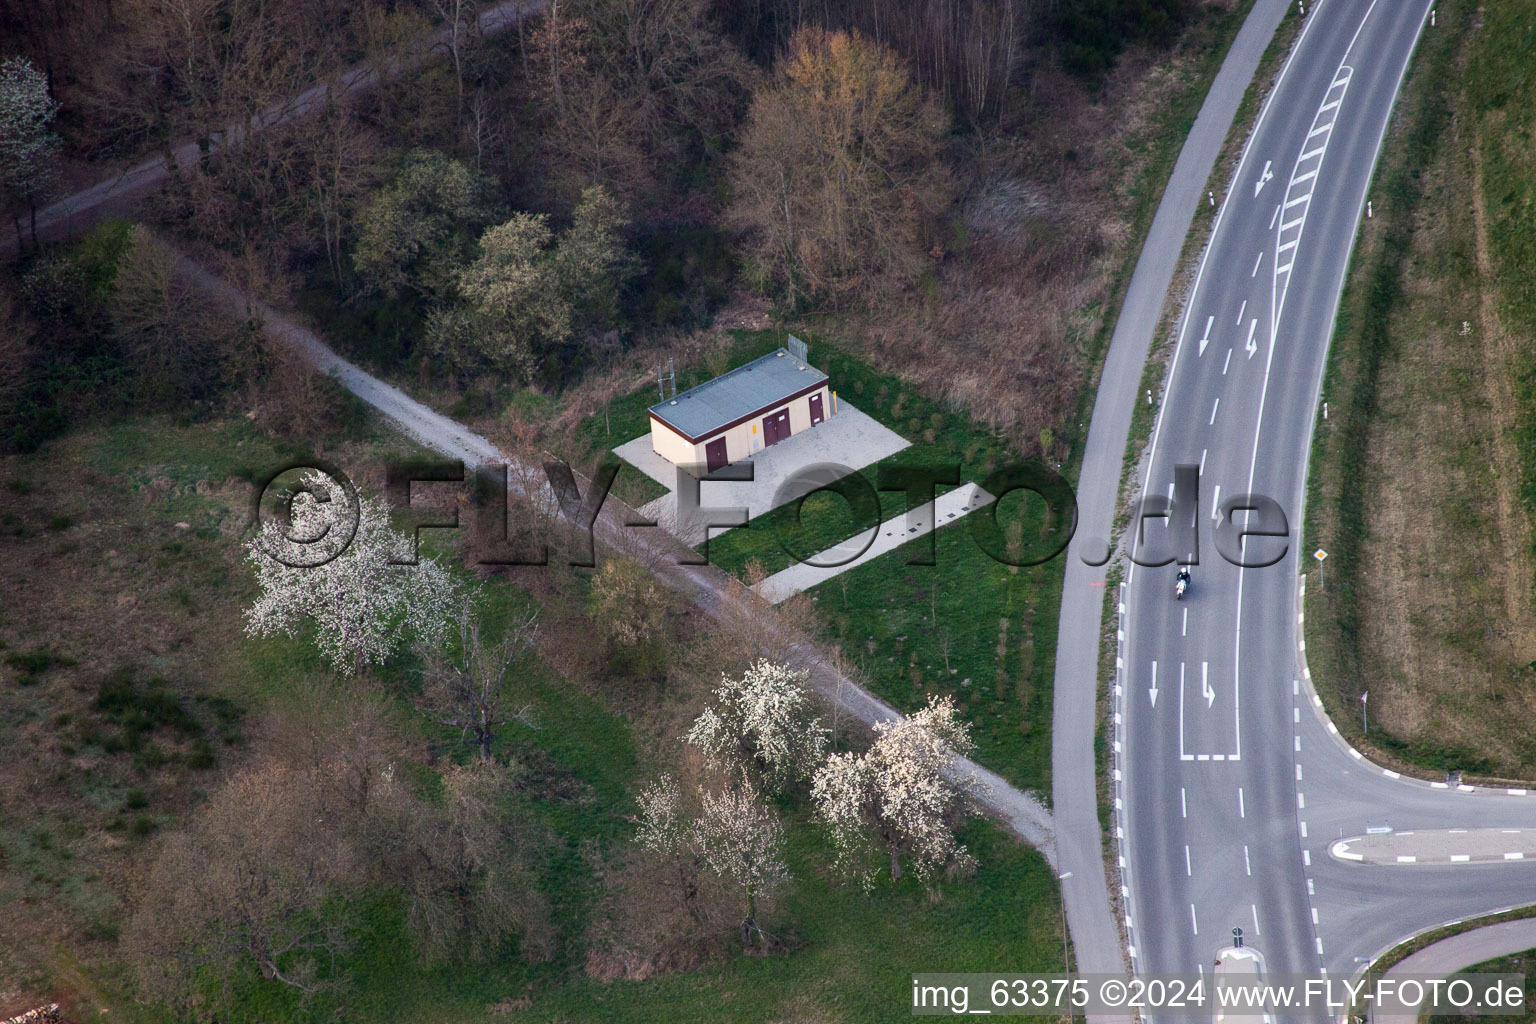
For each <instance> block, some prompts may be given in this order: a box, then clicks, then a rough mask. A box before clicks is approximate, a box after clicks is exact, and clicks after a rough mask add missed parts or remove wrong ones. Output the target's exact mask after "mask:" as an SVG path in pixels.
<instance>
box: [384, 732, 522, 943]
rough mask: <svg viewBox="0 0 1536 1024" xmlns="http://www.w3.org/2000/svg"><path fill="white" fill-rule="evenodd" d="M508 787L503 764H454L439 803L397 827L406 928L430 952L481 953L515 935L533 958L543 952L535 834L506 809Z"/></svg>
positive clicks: (445, 777) (418, 811)
mask: <svg viewBox="0 0 1536 1024" xmlns="http://www.w3.org/2000/svg"><path fill="white" fill-rule="evenodd" d="M511 791H512V777H511V775H510V773H509V771H508V769H507V767H506V766H505V765H503V764H500V763H498V762H496V761H490V760H486V761H481V762H477V763H475V764H473V765H454V766H452V767H450V768H449V769H448V770H447V771H445V772H444V773H443V800H442V803H441V805H440V806H439V805H433V806H428V805H426V804H421V803H418V804H416V805H415V809H416V813H415V814H414V816H413V817H414V822H413V825H412V827H410V828H408V829H404V830H402V833H401V834H402V836H404V837H405V838H406V839H407V849H408V850H409V854H408V856H407V857H406V858H405V864H404V865H403V866H404V869H405V887H406V893H407V898H408V900H409V905H410V911H409V917H410V923H411V928H412V931H414V932H415V933H416V935H417V936H418V937H419V938H420V939H421V941H422V942H423V943H425V945H426V946H427V948H428V949H429V950H431V951H433V952H435V953H438V954H440V955H447V954H451V953H454V952H465V953H468V954H470V955H472V956H477V957H478V956H484V955H486V954H488V953H490V952H492V951H493V950H495V949H496V948H497V946H498V945H499V944H500V943H501V941H502V940H503V939H505V938H506V937H507V936H509V935H513V934H516V935H520V936H521V937H522V940H523V942H522V947H523V951H524V953H525V954H527V955H529V956H530V957H531V958H533V959H540V958H542V957H544V956H545V955H546V954H547V953H548V952H549V939H550V933H549V927H548V913H547V908H546V906H545V904H544V900H543V897H542V896H541V895H540V893H539V888H538V885H537V884H536V882H535V880H534V879H533V878H532V876H531V874H530V872H529V870H528V863H527V861H528V857H527V853H528V850H529V848H530V847H531V845H532V842H533V837H532V835H531V834H530V833H529V832H528V830H527V829H524V828H522V827H521V826H520V825H519V823H518V822H517V821H516V820H515V819H514V818H512V817H510V816H509V815H508V813H507V810H506V807H505V804H506V802H507V800H508V798H509V796H510V794H511Z"/></svg>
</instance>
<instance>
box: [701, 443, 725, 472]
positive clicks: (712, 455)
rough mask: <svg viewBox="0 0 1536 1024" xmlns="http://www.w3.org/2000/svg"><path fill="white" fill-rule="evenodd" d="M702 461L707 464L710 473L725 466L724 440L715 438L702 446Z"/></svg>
mask: <svg viewBox="0 0 1536 1024" xmlns="http://www.w3.org/2000/svg"><path fill="white" fill-rule="evenodd" d="M704 461H705V462H706V463H708V464H709V472H711V473H713V472H714V471H715V470H717V469H719V468H720V467H721V466H723V465H725V464H726V458H725V438H723V437H717V438H715V439H714V440H713V441H710V442H709V443H708V444H706V445H704Z"/></svg>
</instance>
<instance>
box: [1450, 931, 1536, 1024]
mask: <svg viewBox="0 0 1536 1024" xmlns="http://www.w3.org/2000/svg"><path fill="white" fill-rule="evenodd" d="M1533 955H1536V949H1528V950H1525V951H1524V952H1521V953H1514V954H1511V955H1510V956H1501V957H1496V958H1495V959H1493V960H1485V961H1483V962H1482V963H1480V964H1473V965H1472V966H1471V967H1468V968H1467V969H1466V970H1464V971H1461V972H1459V973H1461V974H1519V975H1521V976H1522V977H1523V978H1524V979H1525V984H1524V986H1523V987H1524V990H1525V999H1524V1002H1523V1005H1524V1006H1525V1007H1526V1009H1525V1011H1524V1012H1521V1013H1517V1014H1501V1015H1500V1016H1499V1017H1498V1018H1497V1019H1498V1020H1500V1021H1504V1022H1505V1024H1516V1022H1519V1024H1527V1022H1529V1021H1530V1020H1531V1019H1532V1016H1533V1014H1532V1012H1531V1011H1530V1009H1529V1007H1530V1006H1531V1005H1532V1003H1531V1000H1532V998H1533V997H1536V974H1533V973H1531V971H1530V965H1531V957H1532V956H1533ZM1493 1019H1494V1018H1493V1016H1492V1015H1491V1014H1490V1015H1480V1014H1459V1013H1458V1014H1430V1016H1429V1024H1474V1022H1476V1021H1483V1020H1493Z"/></svg>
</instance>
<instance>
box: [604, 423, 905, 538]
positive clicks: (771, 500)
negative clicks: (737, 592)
mask: <svg viewBox="0 0 1536 1024" xmlns="http://www.w3.org/2000/svg"><path fill="white" fill-rule="evenodd" d="M909 444H910V442H908V441H907V440H906V439H905V438H904V437H902V436H901V435H900V434H897V433H896V432H894V431H892V430H889V429H887V428H885V427H883V426H881V425H880V424H879V423H877V422H876V421H875V420H874V418H873V417H870V416H868V415H866V414H864V413H862V412H860V411H859V410H857V409H855V408H854V407H853V406H852V405H850V404H848V403H847V402H845V401H843V400H842V399H841V398H839V399H838V403H837V415H835V416H832V417H829V418H828V419H826V420H824V421H823V422H821V423H819V424H817V425H816V426H814V427H811V428H810V429H809V430H802V431H800V433H798V434H795V435H794V436H792V437H789V438H787V439H785V440H783V441H780V442H779V443H778V444H775V445H770V446H769V447H767V448H763V449H761V450H760V451H757V452H754V453H753V454H752V455H750V456H748V457H747V458H745V459H742V460H741V461H740V462H738V463H735V465H736V466H741V465H743V464H750V465H751V466H752V469H753V478H752V480H751V481H750V482H746V481H735V480H710V479H705V480H703V481H702V482H701V483H700V485H699V504H700V505H701V506H703V507H706V508H745V509H746V510H747V515H748V516H749V517H750V518H752V519H756V518H757V517H758V516H761V515H763V514H765V513H767V512H768V511H770V510H772V509H774V508H777V507H778V506H780V505H784V504H787V503H788V502H790V501H793V500H794V499H795V498H798V497H800V496H801V495H803V494H808V493H810V492H811V491H814V490H815V489H816V488H818V487H822V486H825V485H826V484H829V483H831V482H832V481H833V480H836V479H838V478H840V477H843V476H847V475H848V474H849V473H852V472H855V471H856V470H860V469H863V468H864V467H865V466H869V465H872V464H874V463H876V462H879V461H880V460H881V459H883V458H885V457H886V456H888V455H894V454H895V453H896V452H899V451H901V450H902V449H903V448H906V447H907V446H908V445H909ZM614 453H615V454H616V455H618V456H619V458H621V459H623V460H624V461H625V462H628V463H629V464H630V465H632V466H634V467H635V468H636V469H638V470H640V472H642V473H644V474H645V475H646V476H648V477H650V478H651V479H652V480H655V481H656V482H657V483H659V484H661V485H662V486H663V487H665V488H667V491H668V493H667V494H666V495H664V496H662V497H660V498H657V499H656V500H655V501H652V502H650V503H648V504H646V505H644V506H642V507H641V509H640V511H641V512H642V513H644V514H645V515H648V516H650V517H651V518H652V519H655V520H656V521H657V522H658V523H660V524H661V526H662V528H663V529H665V530H667V531H668V532H669V533H671V534H673V535H674V536H676V537H677V538H679V539H680V540H682V541H683V542H684V543H685V544H688V545H690V546H696V545H697V544H698V543H699V542H700V541H702V540H703V539H704V531H703V529H702V528H700V527H698V526H696V525H694V524H687V525H683V526H680V525H679V524H678V522H677V514H676V511H677V502H676V500H675V499H674V497H673V495H672V493H671V492H672V490H673V488H674V487H675V486H676V485H677V470H676V468H675V467H674V466H673V465H672V463H670V462H668V461H667V460H666V459H664V458H662V457H661V456H660V455H657V454H656V452H655V451H654V450H652V448H651V436H650V435H649V434H646V435H645V436H643V437H637V438H635V439H634V440H633V441H628V442H625V443H624V444H621V445H619V447H617V448H615V449H614ZM812 467H815V470H816V471H815V472H812V473H807V474H806V476H807V479H806V481H805V482H804V484H803V485H801V486H796V487H795V488H793V489H791V490H786V491H783V492H781V491H780V488H781V487H782V486H783V484H784V482H785V481H786V480H788V479H789V478H790V477H792V476H794V475H795V474H796V473H799V472H802V471H806V470H810V469H811V468H812ZM718 535H719V534H718V533H716V534H715V536H718Z"/></svg>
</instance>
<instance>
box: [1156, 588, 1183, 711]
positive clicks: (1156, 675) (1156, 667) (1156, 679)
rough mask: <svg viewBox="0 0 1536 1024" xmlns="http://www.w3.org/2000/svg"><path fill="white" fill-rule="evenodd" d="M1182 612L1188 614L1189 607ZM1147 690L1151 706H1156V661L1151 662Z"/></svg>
mask: <svg viewBox="0 0 1536 1024" xmlns="http://www.w3.org/2000/svg"><path fill="white" fill-rule="evenodd" d="M1184 612H1185V614H1188V613H1189V609H1188V608H1186V609H1184ZM1147 692H1148V693H1150V694H1151V695H1152V706H1153V707H1154V708H1155V707H1157V662H1155V661H1154V662H1153V663H1152V688H1151V689H1150V690H1148V691H1147Z"/></svg>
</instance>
